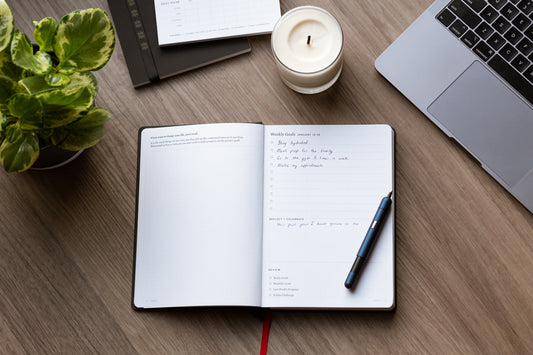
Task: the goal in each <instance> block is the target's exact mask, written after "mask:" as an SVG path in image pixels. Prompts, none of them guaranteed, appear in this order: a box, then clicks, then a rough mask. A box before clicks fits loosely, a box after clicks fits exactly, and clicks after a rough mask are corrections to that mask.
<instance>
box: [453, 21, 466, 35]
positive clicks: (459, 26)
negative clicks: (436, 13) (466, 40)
mask: <svg viewBox="0 0 533 355" xmlns="http://www.w3.org/2000/svg"><path fill="white" fill-rule="evenodd" d="M466 30H468V27H466V25H465V24H464V23H462V22H461V21H460V20H455V22H454V23H452V25H451V26H450V31H452V32H453V34H454V35H456V36H457V37H461V36H462V35H463V34H464V33H465V32H466Z"/></svg>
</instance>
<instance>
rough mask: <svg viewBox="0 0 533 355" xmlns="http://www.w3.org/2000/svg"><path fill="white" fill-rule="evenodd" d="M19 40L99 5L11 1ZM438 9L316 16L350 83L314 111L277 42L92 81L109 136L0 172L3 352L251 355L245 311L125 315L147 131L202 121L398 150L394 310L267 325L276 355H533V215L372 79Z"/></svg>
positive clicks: (347, 3) (255, 332)
mask: <svg viewBox="0 0 533 355" xmlns="http://www.w3.org/2000/svg"><path fill="white" fill-rule="evenodd" d="M8 2H9V4H10V6H11V8H12V10H13V13H14V16H15V23H16V27H17V28H20V29H23V30H24V31H25V32H26V33H31V31H33V26H32V25H31V20H39V19H41V18H43V17H46V16H53V17H55V18H56V19H59V18H61V17H62V15H63V14H65V13H67V12H70V11H71V10H74V9H78V8H85V7H90V6H98V7H102V8H104V9H106V10H108V6H107V2H106V1H105V0H91V1H85V0H42V1H35V0H8ZM430 3H431V0H401V1H398V0H337V1H330V0H310V1H308V2H302V1H296V0H282V1H281V7H282V11H283V12H285V11H287V10H288V9H291V8H293V7H296V6H299V5H305V4H313V5H319V6H322V7H324V8H326V9H328V10H329V11H330V12H332V13H333V14H334V15H335V16H336V17H337V18H338V19H339V21H340V22H341V26H342V27H343V29H344V31H345V35H346V39H345V52H344V58H345V66H344V71H343V73H342V76H341V78H340V81H339V82H338V83H337V84H336V85H335V86H334V87H333V88H332V89H330V90H329V91H327V92H326V93H323V94H319V95H315V96H304V95H300V94H296V93H295V92H293V91H291V90H290V89H288V88H287V87H285V86H284V85H283V84H282V82H281V80H280V78H279V77H278V74H277V71H276V67H275V65H274V61H273V57H272V54H271V51H270V42H269V41H270V36H259V37H256V38H252V39H251V44H252V53H251V54H247V55H243V56H240V57H238V58H235V59H231V60H228V61H225V62H223V63H220V64H216V65H212V66H209V67H206V68H204V69H200V70H197V71H194V72H191V73H187V74H184V75H181V76H179V77H174V78H171V79H167V80H165V81H163V82H161V83H159V84H156V85H151V86H149V87H145V88H142V89H138V90H135V89H133V87H132V85H131V82H130V78H129V76H128V71H127V68H126V64H125V61H124V56H123V53H122V50H121V47H120V44H119V43H117V47H116V50H115V53H114V55H113V57H112V59H111V61H110V63H109V64H108V65H107V67H105V68H104V69H103V70H101V71H99V72H97V73H96V75H97V77H98V79H99V82H100V93H99V95H98V98H97V100H98V105H99V106H102V107H105V108H107V109H108V110H109V111H110V112H111V113H112V115H113V118H112V120H111V121H110V122H109V123H108V124H107V126H106V127H107V136H106V137H105V139H104V140H103V141H102V142H100V143H99V144H98V145H97V146H95V147H94V148H91V149H89V150H88V151H86V152H84V153H83V154H82V155H81V157H80V158H78V159H77V160H75V161H74V162H73V163H71V164H69V165H67V166H65V167H63V168H59V169H56V170H52V171H46V172H40V171H30V172H27V173H22V174H14V175H9V174H7V173H5V172H3V171H0V184H1V186H2V193H1V194H0V226H1V229H0V267H1V272H0V275H1V276H0V349H2V350H0V352H4V351H5V352H7V353H11V352H15V353H16V352H28V353H55V352H62V353H78V352H79V353H95V352H98V353H113V354H118V353H127V354H131V353H135V352H138V353H156V354H160V353H228V354H239V353H258V352H259V346H260V338H261V329H262V319H261V317H260V315H259V314H258V313H254V312H251V311H249V310H240V309H223V310H220V309H213V310H211V309H209V310H174V311H156V312H135V311H133V310H132V308H131V307H130V297H131V282H132V281H131V274H132V256H133V228H134V214H135V179H136V175H135V174H136V152H137V130H138V128H139V127H141V126H145V125H171V124H187V123H208V122H256V121H263V122H264V123H266V124H341V123H345V124H346V123H349V124H358V123H360V124H372V123H387V124H390V125H391V126H393V127H394V128H395V130H396V133H397V145H396V154H397V155H396V157H397V162H396V187H397V191H396V197H397V201H396V206H397V236H396V244H397V249H396V250H397V260H396V266H397V278H396V281H397V310H396V311H395V312H387V313H376V312H303V311H299V312H293V311H284V312H274V313H273V319H272V328H271V333H270V342H269V352H270V353H271V354H277V353H353V352H356V351H357V352H364V353H376V354H381V353H391V352H393V353H471V352H473V353H483V354H485V353H527V352H531V351H532V349H533V337H532V336H531V335H532V334H533V272H532V270H533V215H532V214H531V213H530V212H528V211H527V210H526V209H525V208H524V207H522V206H521V205H520V204H519V203H518V202H517V201H516V200H515V199H514V198H513V197H511V196H510V195H509V194H508V193H507V192H506V191H505V190H504V189H503V188H502V187H500V185H498V183H496V181H494V180H493V179H492V178H491V177H490V176H489V175H488V174H486V173H485V172H484V171H483V170H482V169H481V168H480V167H479V166H477V165H476V163H474V162H473V161H472V160H471V159H470V158H469V157H468V156H466V155H465V154H464V153H463V152H462V151H461V149H459V148H458V147H457V146H456V145H454V144H453V143H452V142H451V141H449V140H448V138H447V137H446V136H445V134H443V133H442V132H441V131H440V130H439V129H438V128H437V127H436V126H435V125H433V124H432V123H431V122H430V121H428V120H427V119H426V118H425V117H424V116H423V115H422V114H421V113H420V112H419V111H417V109H416V108H415V107H414V106H413V105H411V104H410V103H409V102H408V101H407V99H405V98H404V97H403V96H402V95H401V94H400V93H398V92H397V91H396V90H395V89H394V88H393V87H392V86H391V85H390V84H389V83H388V82H387V81H386V80H385V79H383V78H382V77H381V76H380V75H379V74H378V73H377V72H376V71H375V69H374V60H375V58H376V57H377V56H378V55H379V54H380V53H381V52H382V51H383V50H384V49H385V48H386V47H387V46H388V45H389V44H390V43H391V42H392V41H393V40H394V39H395V38H396V37H397V36H398V35H399V34H400V33H401V32H402V31H403V30H404V29H405V28H406V27H407V26H408V25H409V24H410V23H411V22H412V21H413V20H414V19H415V18H416V17H417V16H418V15H419V14H420V13H422V12H423V10H424V9H425V8H426V7H427V6H428V5H429V4H430Z"/></svg>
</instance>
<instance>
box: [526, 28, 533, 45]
mask: <svg viewBox="0 0 533 355" xmlns="http://www.w3.org/2000/svg"><path fill="white" fill-rule="evenodd" d="M524 34H525V35H526V37H527V38H529V40H530V41H533V25H531V26H529V27H528V28H527V30H525V31H524Z"/></svg>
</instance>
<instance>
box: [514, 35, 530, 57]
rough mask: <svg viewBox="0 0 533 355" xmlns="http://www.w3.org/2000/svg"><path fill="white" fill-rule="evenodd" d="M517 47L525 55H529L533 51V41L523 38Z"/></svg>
mask: <svg viewBox="0 0 533 355" xmlns="http://www.w3.org/2000/svg"><path fill="white" fill-rule="evenodd" d="M516 49H518V50H519V51H520V53H522V54H523V55H525V56H527V55H529V53H532V51H533V43H532V42H531V41H530V40H528V39H527V38H522V40H521V41H520V42H518V44H517V45H516Z"/></svg>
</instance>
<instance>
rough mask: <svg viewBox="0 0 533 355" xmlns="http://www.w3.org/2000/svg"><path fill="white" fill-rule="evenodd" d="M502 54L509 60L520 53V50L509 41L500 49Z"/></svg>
mask: <svg viewBox="0 0 533 355" xmlns="http://www.w3.org/2000/svg"><path fill="white" fill-rule="evenodd" d="M499 53H500V55H501V56H502V57H503V58H504V59H505V60H507V61H508V62H510V61H511V59H513V58H514V57H515V55H517V54H518V51H517V50H516V49H515V48H514V47H513V46H511V45H510V44H509V43H507V44H506V45H505V46H503V48H502V49H500V52H499Z"/></svg>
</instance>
